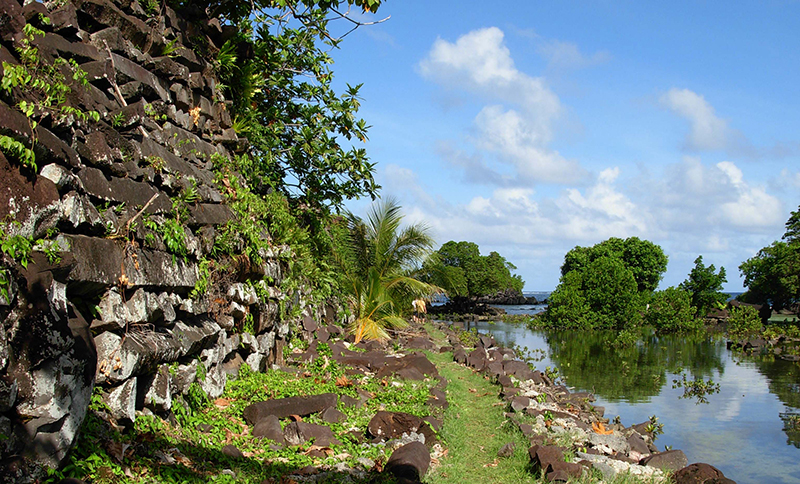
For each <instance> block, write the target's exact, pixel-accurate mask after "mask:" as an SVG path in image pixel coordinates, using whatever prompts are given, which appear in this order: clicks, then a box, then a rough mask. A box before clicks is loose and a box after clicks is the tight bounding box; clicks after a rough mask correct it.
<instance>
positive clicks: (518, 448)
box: [425, 325, 672, 484]
mask: <svg viewBox="0 0 800 484" xmlns="http://www.w3.org/2000/svg"><path fill="white" fill-rule="evenodd" d="M426 330H427V331H428V334H429V335H431V337H432V338H433V339H434V340H435V341H437V342H438V343H439V344H446V343H445V337H444V334H443V333H442V332H441V331H439V330H437V329H435V328H433V327H432V326H431V325H427V326H426ZM428 358H429V359H430V360H431V361H432V362H433V363H434V364H435V365H436V366H437V368H438V370H439V374H440V375H442V376H444V377H445V378H446V379H447V381H448V385H447V400H448V402H449V403H450V406H449V408H448V409H447V410H446V411H445V414H444V425H443V427H442V431H441V432H440V437H441V438H442V440H443V445H444V446H445V447H446V448H447V454H446V456H445V457H443V458H442V459H441V463H440V465H439V466H436V467H435V468H433V469H431V470H430V471H429V473H428V474H427V475H426V476H425V482H426V483H428V484H447V483H454V484H464V483H472V482H475V483H481V484H490V483H492V484H494V483H517V482H519V483H523V482H524V483H531V482H536V483H539V482H541V483H544V482H548V481H547V480H546V479H545V478H544V476H543V475H541V474H539V473H536V472H532V471H531V466H530V459H529V456H528V448H529V446H530V444H529V442H528V441H527V439H525V437H524V436H523V435H522V434H521V433H520V432H519V431H518V430H517V429H515V428H513V426H512V425H511V424H509V423H507V422H506V418H505V415H504V413H505V411H506V405H505V402H503V401H502V400H501V399H499V398H498V391H499V388H498V387H497V386H496V385H494V384H492V383H491V382H490V381H489V379H488V378H487V377H485V376H483V375H481V374H480V373H477V372H475V371H474V370H472V369H471V368H467V367H465V366H462V365H460V364H458V363H455V362H454V361H453V356H452V353H449V352H447V353H441V354H439V353H428ZM556 440H558V439H556ZM509 442H513V443H514V445H515V451H514V453H513V454H512V455H511V456H510V457H506V458H503V457H498V456H497V451H498V450H499V449H500V447H502V446H503V445H505V444H507V443H509ZM560 445H565V446H567V447H568V446H569V443H568V442H565V443H563V444H562V443H560ZM570 482H573V483H574V484H595V483H607V484H641V483H651V484H652V483H658V482H660V483H661V484H671V483H672V479H671V478H666V479H663V480H659V479H657V478H656V479H649V478H640V477H636V476H633V475H629V474H620V475H618V476H616V477H615V478H614V479H611V480H604V478H603V476H602V474H601V473H600V472H599V471H597V470H593V471H590V472H584V474H583V476H581V477H580V478H579V479H575V480H573V481H570Z"/></svg>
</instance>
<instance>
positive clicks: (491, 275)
mask: <svg viewBox="0 0 800 484" xmlns="http://www.w3.org/2000/svg"><path fill="white" fill-rule="evenodd" d="M515 269H516V266H514V264H512V263H510V262H508V261H507V260H506V259H505V257H503V256H501V255H500V254H499V253H497V252H491V253H489V255H487V256H482V255H481V252H480V248H479V247H478V244H476V243H474V242H464V241H462V242H455V241H452V240H451V241H449V242H447V243H445V244H444V245H442V246H441V247H440V248H439V250H438V251H436V253H434V254H433V257H431V258H430V259H429V260H428V261H426V263H425V265H424V266H423V274H424V278H425V280H428V281H430V282H432V283H434V284H436V285H438V286H440V287H443V288H444V289H445V290H447V293H448V294H449V295H450V297H458V296H463V297H476V296H486V295H493V294H496V293H498V292H501V291H504V290H506V289H512V290H515V291H518V292H521V291H522V288H523V286H524V285H525V282H524V281H523V280H522V277H520V276H519V275H517V274H514V275H512V274H511V271H513V270H515Z"/></svg>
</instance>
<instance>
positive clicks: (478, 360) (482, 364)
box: [467, 348, 489, 371]
mask: <svg viewBox="0 0 800 484" xmlns="http://www.w3.org/2000/svg"><path fill="white" fill-rule="evenodd" d="M488 363H489V360H488V357H487V355H486V350H484V349H483V348H475V349H474V350H472V352H471V353H470V354H469V356H467V365H469V366H471V367H473V368H475V369H476V370H478V371H482V370H483V369H484V368H486V365H487V364H488Z"/></svg>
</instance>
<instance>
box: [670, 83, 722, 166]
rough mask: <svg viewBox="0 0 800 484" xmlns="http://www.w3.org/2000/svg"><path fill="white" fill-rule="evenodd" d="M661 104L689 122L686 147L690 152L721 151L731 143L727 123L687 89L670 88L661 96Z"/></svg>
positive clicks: (697, 95)
mask: <svg viewBox="0 0 800 484" xmlns="http://www.w3.org/2000/svg"><path fill="white" fill-rule="evenodd" d="M660 101H661V104H662V105H663V106H665V107H667V108H668V109H670V110H671V111H672V112H673V113H675V114H677V115H679V116H681V117H683V118H685V119H686V120H687V121H689V125H690V130H689V134H687V136H686V142H685V143H686V147H687V148H689V149H692V150H722V149H725V148H726V147H727V146H728V145H729V143H730V142H731V134H732V133H731V129H730V128H729V127H728V122H727V121H725V120H724V119H720V118H719V117H718V116H717V114H716V112H715V111H714V107H713V106H711V104H710V103H709V102H708V101H706V100H705V98H704V97H703V96H701V95H699V94H697V93H695V92H693V91H690V90H689V89H677V88H674V87H673V88H672V89H670V90H669V91H667V92H666V93H665V94H663V95H662V96H661V99H660Z"/></svg>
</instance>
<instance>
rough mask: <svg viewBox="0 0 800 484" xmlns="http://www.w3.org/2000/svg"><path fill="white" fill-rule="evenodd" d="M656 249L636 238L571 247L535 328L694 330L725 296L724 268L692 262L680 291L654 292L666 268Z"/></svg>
mask: <svg viewBox="0 0 800 484" xmlns="http://www.w3.org/2000/svg"><path fill="white" fill-rule="evenodd" d="M667 261H668V259H667V256H666V255H665V254H664V251H663V250H662V249H661V247H659V246H658V245H656V244H653V243H652V242H650V241H647V240H641V239H639V238H637V237H630V238H628V239H624V240H623V239H619V238H611V239H608V240H606V241H603V242H601V243H599V244H596V245H594V246H592V247H575V248H574V249H572V250H570V251H569V252H568V253H567V254H566V255H565V256H564V264H563V265H562V266H561V280H560V282H559V285H558V287H557V288H556V290H555V291H554V292H553V294H552V295H551V296H550V299H549V306H548V308H547V310H546V311H545V313H544V314H542V316H541V318H540V320H539V321H538V323H539V324H541V325H545V326H550V327H557V328H581V329H589V328H591V329H616V330H626V329H632V328H635V327H638V326H640V325H643V324H646V325H649V326H652V327H654V328H656V329H657V330H659V331H661V332H674V331H687V330H696V329H698V328H701V327H702V321H701V318H702V317H703V316H705V315H706V314H707V313H708V311H709V310H711V309H713V308H715V307H718V306H719V305H720V304H721V303H723V302H724V301H725V300H726V299H727V298H728V295H727V294H724V293H722V292H721V289H722V284H723V283H725V282H726V278H725V269H724V268H720V270H719V271H718V272H717V270H716V268H715V267H714V266H713V265H711V266H708V267H706V266H705V264H704V263H703V257H702V256H699V257H698V258H697V259H696V260H695V266H694V268H693V269H692V271H691V272H690V273H689V275H688V278H687V279H686V280H685V281H684V282H683V283H681V284H680V286H679V287H677V288H676V287H669V288H666V289H664V290H661V291H656V288H657V287H658V283H659V281H660V280H661V277H662V275H663V273H664V272H665V271H666V269H667Z"/></svg>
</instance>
